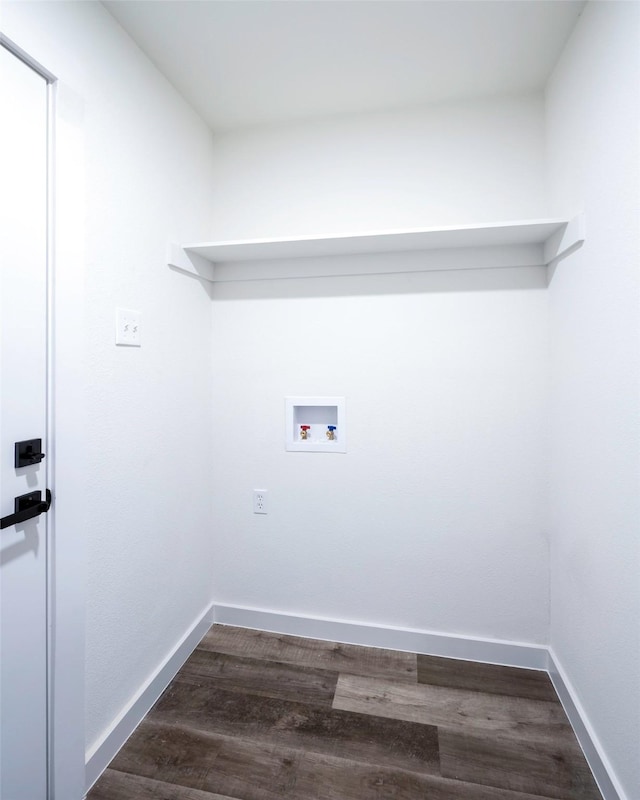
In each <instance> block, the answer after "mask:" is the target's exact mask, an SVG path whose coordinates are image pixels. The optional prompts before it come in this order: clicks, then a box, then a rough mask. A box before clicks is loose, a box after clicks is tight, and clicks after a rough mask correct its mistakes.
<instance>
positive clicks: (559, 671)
mask: <svg viewBox="0 0 640 800" xmlns="http://www.w3.org/2000/svg"><path fill="white" fill-rule="evenodd" d="M547 669H548V671H549V676H550V677H551V681H552V683H553V685H554V687H555V690H556V692H557V693H558V697H559V698H560V702H561V703H562V706H563V708H564V710H565V713H566V715H567V717H569V722H570V723H571V727H572V728H573V731H574V733H575V735H576V737H577V739H578V742H579V743H580V747H582V751H583V753H584V755H585V758H586V759H587V763H588V764H589V767H590V768H591V772H592V773H593V777H594V778H595V780H596V783H597V784H598V787H599V789H600V791H601V793H602V796H603V797H604V799H605V800H630V799H629V798H627V795H626V794H625V792H624V790H623V789H622V788H621V786H620V784H619V782H618V780H617V779H616V776H615V772H614V771H613V768H612V767H611V764H610V763H609V759H608V758H607V757H606V755H605V754H604V751H603V749H602V745H601V744H600V742H599V740H598V737H597V736H596V734H595V731H594V730H593V728H592V726H591V724H590V722H589V718H588V717H587V714H586V712H585V710H584V708H583V707H582V704H581V703H580V701H579V700H578V697H577V695H576V692H575V690H574V688H573V686H572V685H571V681H570V680H569V679H568V677H567V674H566V672H565V671H564V670H563V668H562V666H561V664H560V662H559V661H558V658H557V656H556V655H555V653H554V652H553V650H551V649H549V662H548V666H547Z"/></svg>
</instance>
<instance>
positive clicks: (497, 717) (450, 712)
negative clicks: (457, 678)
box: [333, 675, 571, 741]
mask: <svg viewBox="0 0 640 800" xmlns="http://www.w3.org/2000/svg"><path fill="white" fill-rule="evenodd" d="M333 707H334V708H336V709H342V710H344V711H354V712H356V713H360V714H371V715H373V716H378V717H389V718H392V719H403V720H407V721H409V722H421V723H423V724H426V725H438V726H444V727H448V728H454V729H462V730H470V729H471V730H474V731H476V732H478V733H482V732H484V733H486V734H491V735H494V736H496V735H497V736H518V737H520V738H524V739H531V740H542V741H545V740H553V739H555V738H557V737H558V736H560V737H563V736H565V735H567V733H568V732H569V731H570V730H571V728H570V726H569V724H568V721H567V719H566V716H565V714H564V711H563V709H562V706H561V705H560V704H559V703H549V702H546V701H543V700H529V699H524V698H520V697H509V696H507V695H493V694H484V693H481V692H470V691H468V690H466V689H448V688H446V687H443V686H429V685H427V684H416V685H415V686H412V685H409V684H401V683H393V682H390V681H385V680H380V679H378V678H363V677H360V676H355V675H340V677H339V678H338V685H337V688H336V694H335V698H334V701H333Z"/></svg>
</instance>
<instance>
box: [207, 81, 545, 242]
mask: <svg viewBox="0 0 640 800" xmlns="http://www.w3.org/2000/svg"><path fill="white" fill-rule="evenodd" d="M215 152H216V166H215V175H216V181H215V186H214V209H213V212H214V213H213V217H212V230H211V236H212V238H218V237H219V238H229V239H234V238H242V237H245V236H246V237H248V238H251V237H261V236H264V237H277V236H287V235H296V234H299V235H304V234H316V233H323V234H331V233H343V232H355V231H370V230H376V229H380V230H387V229H393V228H411V227H416V228H420V227H424V226H429V225H433V226H437V225H457V224H464V223H467V222H468V223H475V222H496V221H499V220H510V219H512V220H515V219H526V218H535V217H540V216H544V213H545V202H546V201H545V194H544V169H543V156H544V115H543V106H542V98H541V97H540V96H530V97H521V98H510V99H496V100H494V101H483V102H476V103H465V104H451V105H442V106H436V107H433V108H429V109H425V108H422V109H414V110H410V111H396V112H393V113H392V112H388V113H380V114H358V115H355V114H354V115H351V116H344V117H335V118H332V119H321V120H316V121H313V122H311V123H306V124H298V125H291V126H282V127H272V128H260V129H255V130H250V131H246V132H240V133H232V134H225V135H219V136H216V139H215Z"/></svg>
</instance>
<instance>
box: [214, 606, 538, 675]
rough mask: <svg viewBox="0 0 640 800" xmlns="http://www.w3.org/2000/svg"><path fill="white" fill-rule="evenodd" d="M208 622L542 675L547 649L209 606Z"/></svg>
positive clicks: (246, 609) (360, 623)
mask: <svg viewBox="0 0 640 800" xmlns="http://www.w3.org/2000/svg"><path fill="white" fill-rule="evenodd" d="M213 619H214V621H215V622H218V623H220V624H222V625H237V626H238V627H240V628H255V629H256V630H262V631H273V632H274V633H283V634H291V635H294V636H305V637H308V638H312V639H324V640H326V641H330V642H343V643H344V644H360V645H366V646H369V647H383V648H386V649H388V650H404V651H407V652H410V653H423V654H426V655H432V656H443V657H444V658H460V659H463V660H465V661H483V662H485V663H489V664H504V665H506V666H511V667H528V668H529V669H541V670H546V669H547V648H546V647H543V646H536V645H530V644H522V643H520V642H507V641H502V640H500V639H480V638H475V637H470V636H454V635H451V634H447V633H434V632H432V631H423V630H416V629H413V628H397V627H390V626H385V627H383V626H379V625H372V624H370V623H365V622H345V621H343V620H333V619H321V618H319V617H301V616H296V615H294V614H283V613H280V612H277V611H265V610H262V609H257V608H242V607H240V606H231V605H218V604H215V605H214V606H213Z"/></svg>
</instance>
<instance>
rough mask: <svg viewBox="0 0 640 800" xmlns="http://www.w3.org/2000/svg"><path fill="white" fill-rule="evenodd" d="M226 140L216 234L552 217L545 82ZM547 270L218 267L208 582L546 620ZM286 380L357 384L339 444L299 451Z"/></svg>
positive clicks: (385, 611) (281, 597)
mask: <svg viewBox="0 0 640 800" xmlns="http://www.w3.org/2000/svg"><path fill="white" fill-rule="evenodd" d="M215 144H216V156H215V158H216V164H215V176H216V181H215V186H214V191H215V203H214V207H215V214H214V217H213V229H214V230H213V234H212V238H220V239H233V238H236V237H241V236H247V237H253V236H255V237H259V236H268V237H270V236H278V235H283V236H284V235H304V234H310V233H332V232H333V233H346V232H349V231H367V230H376V229H390V228H391V229H392V228H394V227H411V226H415V227H420V226H429V225H437V224H447V223H451V224H453V223H457V222H460V223H462V222H480V221H487V220H497V219H517V218H519V217H528V216H536V217H540V216H544V212H543V210H542V209H543V189H544V185H543V108H542V105H541V101H540V98H539V97H529V98H524V99H503V100H495V101H492V102H485V103H478V104H471V105H468V106H443V107H437V108H433V109H430V110H429V109H420V110H415V111H409V112H401V113H400V112H399V113H396V114H378V115H373V114H371V115H362V116H353V117H344V118H341V119H333V120H326V121H318V123H316V124H307V125H296V126H290V127H282V128H265V129H261V130H254V131H250V132H246V133H241V134H234V135H224V136H217V137H216V138H215ZM386 258H388V259H389V263H390V264H391V262H392V261H394V260H395V261H397V260H398V259H402V258H407V257H406V256H398V257H393V256H388V257H386ZM376 266H377V268H378V269H382V267H381V266H380V257H378V260H377V261H376ZM395 266H397V264H394V267H395ZM341 269H343V271H344V272H348V269H349V268H348V260H346V259H345V263H344V264H342V266H341ZM541 272H542V271H537V270H536V269H533V270H532V271H527V270H524V271H523V272H521V273H517V271H512V270H509V269H505V270H487V271H483V272H468V271H461V272H458V273H457V274H453V273H450V272H444V271H443V272H434V273H430V274H429V275H427V274H415V275H397V276H395V277H393V276H387V275H378V276H370V277H368V278H367V277H363V278H355V277H354V278H345V277H343V278H334V279H328V278H327V279H308V280H273V281H256V282H248V283H244V284H242V283H233V282H232V283H228V284H217V285H216V287H215V289H214V304H213V330H214V354H213V386H214V396H215V397H216V398H218V400H219V401H218V402H216V405H215V409H214V428H215V433H214V437H215V438H214V448H215V462H214V476H215V479H214V481H213V484H212V485H213V492H214V503H215V506H214V507H215V514H216V516H217V518H218V519H219V521H220V536H221V537H222V546H221V548H220V553H219V556H218V558H217V561H216V565H215V568H214V572H215V598H216V602H218V603H223V604H232V605H238V606H244V607H253V608H258V609H266V610H273V611H278V612H285V613H287V612H288V613H292V614H297V615H305V614H306V615H315V616H318V617H323V618H329V619H338V620H350V621H359V622H371V623H374V624H378V625H385V624H388V625H397V626H400V627H403V626H404V627H413V628H419V629H426V630H434V631H440V632H446V633H456V634H464V635H471V636H486V637H493V638H502V639H508V640H515V641H524V642H531V643H541V642H546V636H547V625H548V606H547V600H548V590H547V578H548V575H547V556H548V545H547V538H546V528H545V520H544V508H545V503H546V500H545V478H544V475H545V462H544V447H545V425H544V422H545V413H546V412H545V409H546V406H545V403H546V389H547V383H546V358H547V333H546V324H547V318H546V293H545V291H544V287H545V285H546V284H545V277H544V274H541ZM227 277H229V276H228V275H227ZM287 395H292V396H305V395H306V396H327V395H329V396H330V395H335V396H344V397H345V398H346V409H347V410H346V415H347V423H348V431H349V435H348V452H347V453H346V454H345V455H339V454H325V453H314V454H308V453H292V452H285V431H284V414H285V400H284V398H285V396H287ZM254 488H257V489H267V490H268V491H269V513H268V514H267V515H266V516H260V515H254V514H253V513H252V502H251V491H252V489H254Z"/></svg>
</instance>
